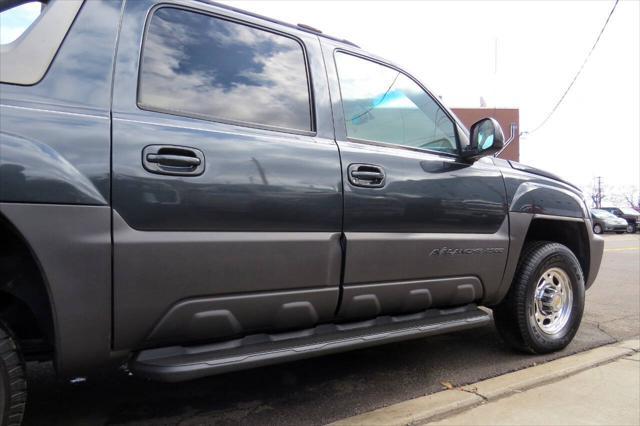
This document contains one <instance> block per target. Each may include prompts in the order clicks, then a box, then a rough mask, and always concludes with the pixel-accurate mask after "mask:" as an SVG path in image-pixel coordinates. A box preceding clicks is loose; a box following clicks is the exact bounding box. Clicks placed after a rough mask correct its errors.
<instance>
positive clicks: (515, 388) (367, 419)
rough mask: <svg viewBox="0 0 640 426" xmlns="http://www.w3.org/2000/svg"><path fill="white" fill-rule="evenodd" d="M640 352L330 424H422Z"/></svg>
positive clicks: (625, 350) (605, 351)
mask: <svg viewBox="0 0 640 426" xmlns="http://www.w3.org/2000/svg"><path fill="white" fill-rule="evenodd" d="M639 351H640V340H639V339H632V340H626V341H624V342H619V343H614V344H611V345H607V346H601V347H599V348H595V349H591V350H589V351H586V352H580V353H577V354H575V355H570V356H567V357H565V358H560V359H556V360H553V361H549V362H547V363H545V364H541V365H536V366H534V367H529V368H525V369H523V370H519V371H515V372H513V373H507V374H504V375H502V376H497V377H493V378H491V379H487V380H483V381H480V382H477V383H474V384H471V385H466V386H462V387H459V388H455V389H451V390H445V391H442V392H437V393H434V394H431V395H427V396H423V397H420V398H415V399H411V400H408V401H403V402H400V403H398V404H393V405H390V406H388V407H384V408H380V409H378V410H374V411H370V412H367V413H363V414H360V415H357V416H354V417H348V418H346V419H342V420H339V421H337V422H334V423H331V425H332V426H347V425H349V426H352V425H353V426H356V425H363V426H364V425H367V426H369V425H371V426H374V425H385V426H386V425H398V426H400V425H407V424H414V423H425V422H427V421H429V420H434V419H436V418H442V417H445V416H447V415H451V414H454V413H456V412H460V411H462V410H464V409H467V408H470V407H473V406H476V405H479V404H481V403H483V402H487V401H492V400H496V399H499V398H503V397H505V396H508V395H511V394H513V393H514V392H519V391H522V390H526V389H529V388H532V387H535V386H539V385H542V384H545V383H548V382H551V381H555V380H558V379H561V378H563V377H566V376H569V375H572V374H576V373H578V372H580V371H583V370H586V369H588V368H591V367H594V366H596V365H600V364H604V363H607V362H610V361H613V360H615V359H618V358H622V357H624V356H627V355H633V354H636V353H638V352H639Z"/></svg>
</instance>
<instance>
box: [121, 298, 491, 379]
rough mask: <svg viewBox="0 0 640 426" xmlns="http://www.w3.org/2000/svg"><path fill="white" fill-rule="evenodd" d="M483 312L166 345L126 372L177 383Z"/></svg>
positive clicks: (372, 341)
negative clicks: (219, 341) (218, 341)
mask: <svg viewBox="0 0 640 426" xmlns="http://www.w3.org/2000/svg"><path fill="white" fill-rule="evenodd" d="M489 322H491V318H490V316H489V314H488V313H486V312H485V311H482V310H480V309H478V308H477V307H476V306H475V305H469V306H465V307H461V308H453V309H430V310H427V311H423V312H420V313H417V314H411V315H402V316H384V317H378V318H375V319H373V320H369V321H360V322H353V323H343V324H323V325H319V326H317V327H315V328H312V329H307V330H302V331H296V332H291V333H278V334H260V335H253V336H247V337H244V338H242V339H236V340H231V341H228V342H222V343H214V344H209V345H202V346H171V347H166V348H159V349H148V350H144V351H142V352H139V353H138V354H136V355H135V356H134V357H133V359H132V360H131V361H130V362H129V369H130V370H131V371H132V372H133V373H134V374H136V375H139V376H143V377H147V378H150V379H154V380H160V381H164V382H180V381H184V380H191V379H197V378H200V377H206V376H211V375H214V374H220V373H227V372H230V371H236V370H244V369H248V368H253V367H260V366H264V365H270V364H277V363H281V362H286V361H293V360H299V359H305V358H311V357H315V356H319V355H326V354H332V353H337V352H344V351H348V350H352V349H359V348H366V347H370V346H375V345H381V344H384V343H391V342H398V341H402V340H409V339H415V338H419V337H424V336H433V335H436V334H442V333H448V332H451V331H457V330H464V329H468V328H474V327H480V326H483V325H486V324H488V323H489Z"/></svg>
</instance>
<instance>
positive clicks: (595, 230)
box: [593, 223, 602, 234]
mask: <svg viewBox="0 0 640 426" xmlns="http://www.w3.org/2000/svg"><path fill="white" fill-rule="evenodd" d="M593 233H594V234H602V226H600V225H598V224H597V223H596V224H595V225H593Z"/></svg>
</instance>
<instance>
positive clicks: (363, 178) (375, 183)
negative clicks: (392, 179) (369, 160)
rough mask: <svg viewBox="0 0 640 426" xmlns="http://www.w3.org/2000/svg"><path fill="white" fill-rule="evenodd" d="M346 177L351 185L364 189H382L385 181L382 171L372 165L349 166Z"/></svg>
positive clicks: (380, 168)
mask: <svg viewBox="0 0 640 426" xmlns="http://www.w3.org/2000/svg"><path fill="white" fill-rule="evenodd" d="M347 175H348V178H349V183H351V185H354V186H361V187H364V188H382V187H383V186H384V184H385V180H386V175H385V173H384V169H383V168H382V167H380V166H376V165H373V164H350V165H349V167H348V168H347Z"/></svg>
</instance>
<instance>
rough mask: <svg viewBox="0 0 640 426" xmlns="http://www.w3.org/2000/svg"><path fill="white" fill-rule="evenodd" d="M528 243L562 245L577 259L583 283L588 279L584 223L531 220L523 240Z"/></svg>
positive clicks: (587, 246)
mask: <svg viewBox="0 0 640 426" xmlns="http://www.w3.org/2000/svg"><path fill="white" fill-rule="evenodd" d="M529 241H553V242H556V243H560V244H563V245H565V246H567V247H568V248H569V250H571V251H572V252H573V254H574V255H575V256H576V257H577V258H578V261H579V262H580V266H581V267H582V272H583V274H584V280H585V283H586V282H587V279H588V278H589V235H588V233H587V229H586V226H585V224H584V222H577V221H576V222H573V221H566V220H553V219H533V221H532V222H531V225H530V226H529V231H528V232H527V237H526V238H525V243H526V242H529Z"/></svg>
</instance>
